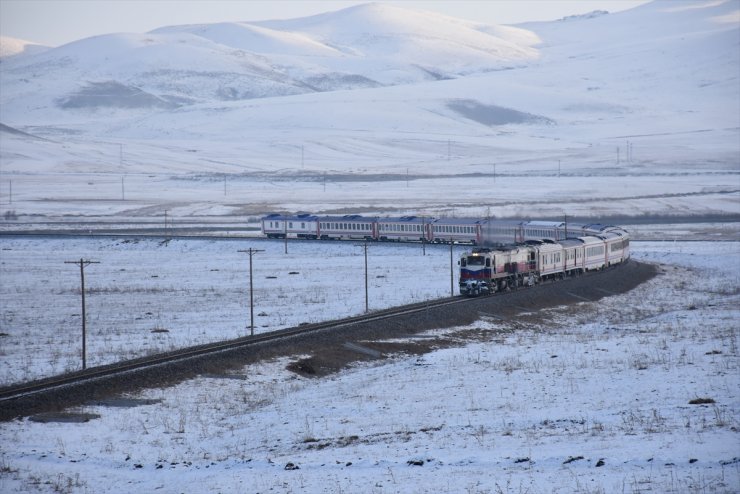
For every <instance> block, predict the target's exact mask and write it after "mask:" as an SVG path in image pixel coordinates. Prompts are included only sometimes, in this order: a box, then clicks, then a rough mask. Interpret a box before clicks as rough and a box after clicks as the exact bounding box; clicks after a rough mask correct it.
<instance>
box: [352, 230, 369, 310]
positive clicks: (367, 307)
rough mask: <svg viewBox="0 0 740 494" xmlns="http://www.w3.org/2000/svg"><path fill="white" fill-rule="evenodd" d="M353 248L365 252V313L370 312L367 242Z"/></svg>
mask: <svg viewBox="0 0 740 494" xmlns="http://www.w3.org/2000/svg"><path fill="white" fill-rule="evenodd" d="M355 247H362V248H363V249H364V250H365V312H366V313H367V312H370V308H369V304H368V296H367V242H365V243H364V244H355Z"/></svg>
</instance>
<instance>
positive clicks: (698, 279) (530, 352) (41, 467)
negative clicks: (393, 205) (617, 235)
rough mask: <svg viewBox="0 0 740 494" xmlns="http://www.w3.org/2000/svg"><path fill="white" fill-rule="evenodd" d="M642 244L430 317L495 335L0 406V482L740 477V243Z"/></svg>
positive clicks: (721, 488)
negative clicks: (547, 286) (602, 279)
mask: <svg viewBox="0 0 740 494" xmlns="http://www.w3.org/2000/svg"><path fill="white" fill-rule="evenodd" d="M633 252H634V254H633V256H634V258H636V259H639V260H641V261H646V262H659V263H661V264H662V271H663V273H662V274H661V275H659V276H658V277H656V278H654V279H653V280H651V281H649V282H648V283H646V284H644V285H641V286H640V287H638V288H636V289H635V290H633V291H632V292H629V293H626V294H623V295H618V296H613V297H608V298H605V299H602V300H601V301H599V302H598V303H580V304H577V305H573V306H567V307H557V308H554V309H551V310H547V311H543V312H541V313H538V314H531V315H522V316H521V317H520V318H518V319H517V320H510V321H500V320H495V321H492V320H480V321H478V322H476V323H475V324H474V325H472V326H471V327H470V328H448V329H445V330H440V331H435V332H433V333H431V334H430V335H429V336H433V335H440V334H445V335H448V336H449V335H454V334H461V332H463V331H465V330H467V329H472V328H475V329H479V330H482V331H483V332H484V333H487V334H488V335H490V338H489V339H488V341H484V342H467V343H466V344H462V342H461V346H460V347H456V348H447V349H443V350H437V351H434V352H432V353H428V354H425V355H423V356H421V357H418V358H417V357H413V358H410V357H404V356H398V357H396V358H393V359H392V360H391V361H384V362H380V363H378V362H376V363H370V364H368V363H366V364H361V365H356V366H354V367H353V368H352V369H350V370H348V371H344V372H341V373H340V374H337V375H334V376H330V377H328V378H323V379H309V378H302V377H298V376H296V375H294V374H292V373H290V372H289V371H287V370H286V369H285V367H286V364H287V363H288V362H289V360H290V359H289V358H286V359H279V360H276V361H272V362H263V363H261V364H258V365H252V366H247V367H245V368H244V369H243V370H242V371H241V372H240V373H239V374H240V375H242V376H246V377H245V378H244V379H223V378H215V377H200V378H197V379H193V380H191V381H188V382H185V383H182V384H180V385H178V386H176V387H174V388H169V389H157V390H150V391H147V392H144V393H142V394H141V395H140V396H137V398H148V399H154V400H161V401H159V402H158V403H153V404H149V405H145V406H140V407H134V408H117V407H104V406H85V407H83V408H82V409H81V411H84V412H87V413H95V414H99V415H100V418H98V419H93V420H91V421H90V422H87V423H82V424H69V423H54V422H52V423H45V424H42V423H36V422H32V421H29V420H27V419H23V420H18V421H14V422H10V423H4V424H2V425H0V437H1V438H2V443H3V453H2V456H1V457H0V461H1V462H2V470H1V471H0V488H1V489H2V490H3V492H27V491H42V492H60V491H61V492H122V491H133V490H136V491H142V492H148V491H156V490H161V491H163V492H184V491H209V492H217V491H220V492H234V491H246V492H270V491H272V492H317V493H320V492H329V493H338V492H403V493H406V492H440V491H444V492H476V493H478V492H479V493H484V492H532V493H540V492H542V493H544V492H563V493H565V492H583V493H585V492H589V493H592V492H600V493H606V492H666V493H683V492H727V493H729V492H737V487H738V485H740V438H738V428H739V427H740V421H739V419H738V417H740V392H738V390H739V389H740V386H739V385H740V377H738V376H740V372H739V371H740V360H739V355H738V349H737V345H738V336H739V335H738V329H737V324H736V322H737V320H738V317H739V316H740V311H738V306H739V304H738V302H740V245H739V244H738V243H730V242H721V243H717V242H704V243H702V242H680V241H679V242H654V243H653V242H635V243H634V245H633ZM96 267H97V268H102V265H99V266H96ZM92 272H93V268H91V271H90V273H91V276H92ZM697 398H706V399H711V401H710V402H709V403H707V404H703V405H702V404H698V405H693V404H689V401H691V400H695V399H697ZM290 465H293V466H294V467H297V468H296V469H290V468H291V467H290ZM286 467H287V468H286Z"/></svg>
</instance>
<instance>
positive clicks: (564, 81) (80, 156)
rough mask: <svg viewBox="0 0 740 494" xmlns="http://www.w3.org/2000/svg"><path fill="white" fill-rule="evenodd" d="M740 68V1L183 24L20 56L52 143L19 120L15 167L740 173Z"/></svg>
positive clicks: (11, 88) (14, 104) (28, 99)
mask: <svg viewBox="0 0 740 494" xmlns="http://www.w3.org/2000/svg"><path fill="white" fill-rule="evenodd" d="M739 74H740V8H739V6H738V3H737V1H736V0H696V1H687V2H678V3H677V2H673V1H668V0H656V1H654V2H651V3H648V4H644V5H642V6H640V7H637V8H634V9H631V10H627V11H623V12H620V13H617V14H607V13H604V12H594V13H592V14H590V15H584V16H569V17H566V18H564V19H562V20H560V21H553V22H538V23H528V24H523V25H519V26H515V27H512V26H497V25H483V24H480V23H475V22H471V21H465V20H460V19H455V18H452V17H448V16H443V15H439V14H435V13H431V12H425V11H416V10H410V9H405V8H399V7H394V6H388V5H383V4H366V5H361V6H357V7H352V8H349V9H344V10H340V11H337V12H329V13H326V14H321V15H317V16H312V17H306V18H300V19H293V20H284V21H262V22H234V23H218V24H201V25H187V26H169V27H162V28H160V29H157V30H155V31H152V32H150V33H145V34H110V35H104V36H97V37H93V38H87V39H83V40H80V41H77V42H74V43H70V44H67V45H65V46H61V47H59V48H55V49H51V50H48V51H46V52H44V53H40V54H35V55H31V54H28V55H18V56H14V57H11V58H9V59H6V60H3V61H2V64H1V65H0V88H1V89H2V91H0V122H1V123H3V124H5V125H6V126H9V127H5V128H13V129H16V130H18V131H21V132H25V133H27V134H31V135H34V136H38V137H43V138H46V139H47V140H46V141H38V140H36V141H32V140H31V139H30V138H29V137H28V136H24V135H23V134H21V133H11V132H7V131H5V130H2V129H0V139H2V142H1V143H2V146H0V171H2V172H4V173H25V172H27V171H29V170H34V171H42V170H54V171H65V170H67V171H75V172H81V171H84V172H106V173H110V172H112V173H120V172H121V171H122V167H125V170H123V172H124V173H131V172H133V171H139V172H142V173H149V172H164V173H176V174H180V173H187V174H191V173H196V174H198V173H200V174H202V173H211V174H244V173H258V174H263V175H261V176H264V174H268V175H269V174H275V173H279V174H281V175H283V176H285V175H290V174H293V173H294V174H299V175H300V174H301V173H304V171H303V169H304V167H305V168H307V169H310V173H311V174H319V175H321V174H324V173H325V172H327V171H331V172H333V173H342V174H346V173H350V172H351V173H354V174H358V173H359V174H393V173H397V172H398V170H399V169H401V170H404V171H405V172H406V173H411V174H412V175H413V174H414V173H416V174H417V175H425V176H426V175H449V174H455V173H481V171H484V172H485V173H490V172H491V171H492V170H491V163H492V162H497V163H499V164H501V165H502V166H510V167H511V169H512V170H516V173H530V170H536V173H539V171H537V170H540V169H542V168H543V166H545V165H543V163H549V164H551V163H556V164H557V163H560V162H562V163H563V164H564V165H565V164H567V166H570V167H573V168H577V169H578V170H585V169H590V168H593V167H610V166H612V164H623V163H624V162H625V160H627V162H628V163H630V167H631V168H630V169H629V170H627V171H626V172H625V173H635V174H641V173H644V172H645V171H646V170H655V166H656V165H661V166H664V167H665V168H664V169H663V170H662V171H660V173H672V172H674V171H675V170H676V167H679V169H681V170H683V171H682V173H683V172H686V173H694V170H696V169H697V167H698V168H702V167H707V166H710V165H711V166H714V167H717V169H719V170H733V171H736V168H737V163H738V162H740V144H739V142H740V80H739ZM62 142H63V144H62ZM124 146H125V156H124V151H123V147H124ZM634 148H636V149H637V153H635V152H634ZM297 150H298V151H297ZM297 156H298V157H299V158H297ZM297 163H300V165H297ZM548 166H551V165H548ZM683 167H685V168H683ZM532 173H535V172H532ZM579 173H580V172H579ZM584 173H586V172H584ZM589 173H590V172H589ZM597 173H603V172H601V171H599V172H597ZM723 173H724V172H723ZM494 174H495V171H494ZM725 183H726V181H724V182H723V183H718V184H716V185H717V188H722V187H723V186H724V185H725ZM710 188H711V187H710ZM373 190H375V189H373ZM593 190H596V189H593ZM702 190H709V189H708V188H707V187H704V188H703V189H702ZM723 190H724V189H723ZM484 192H485V191H482V192H481V194H484ZM468 194H469V193H468ZM558 194H564V195H568V194H571V191H570V190H569V189H567V188H566V190H563V191H562V192H559V193H558ZM484 195H485V194H484ZM487 197H488V196H487ZM345 200H348V199H346V198H345V199H341V200H340V199H337V201H339V202H341V201H345ZM349 200H351V199H349ZM466 200H468V199H466ZM469 200H470V201H471V202H475V201H478V202H480V199H476V198H475V197H471V198H470V199H469ZM306 201H308V199H306ZM729 204H730V205H729V206H728V207H729V208H730V209H732V210H734V211H737V210H738V205H737V204H736V203H732V202H731V201H730V203H729ZM302 207H306V206H302ZM671 207H672V206H671ZM307 208H310V205H309V206H308V207H307Z"/></svg>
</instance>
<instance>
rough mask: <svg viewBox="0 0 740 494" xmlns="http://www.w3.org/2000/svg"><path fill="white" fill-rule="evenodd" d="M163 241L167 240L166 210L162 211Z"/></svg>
mask: <svg viewBox="0 0 740 494" xmlns="http://www.w3.org/2000/svg"><path fill="white" fill-rule="evenodd" d="M164 239H165V240H167V210H166V209H165V210H164Z"/></svg>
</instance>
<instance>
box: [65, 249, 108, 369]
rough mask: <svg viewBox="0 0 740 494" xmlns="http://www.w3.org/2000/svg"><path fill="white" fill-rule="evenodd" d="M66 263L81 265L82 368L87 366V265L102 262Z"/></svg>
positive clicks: (81, 260) (66, 262) (80, 261)
mask: <svg viewBox="0 0 740 494" xmlns="http://www.w3.org/2000/svg"><path fill="white" fill-rule="evenodd" d="M64 264H79V265H80V293H81V294H82V370H85V369H86V368H87V328H86V327H85V319H86V317H85V266H87V265H89V264H100V262H99V261H86V260H85V259H80V260H79V261H64Z"/></svg>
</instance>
